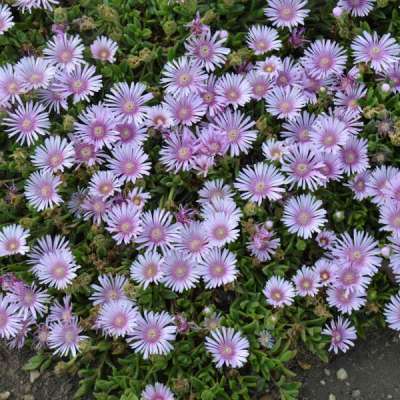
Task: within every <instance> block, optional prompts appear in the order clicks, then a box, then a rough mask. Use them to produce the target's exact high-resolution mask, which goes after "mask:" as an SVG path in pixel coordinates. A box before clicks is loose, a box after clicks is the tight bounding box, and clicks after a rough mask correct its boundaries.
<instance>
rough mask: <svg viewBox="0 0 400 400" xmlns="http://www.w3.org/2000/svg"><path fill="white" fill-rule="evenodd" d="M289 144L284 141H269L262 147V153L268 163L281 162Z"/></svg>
mask: <svg viewBox="0 0 400 400" xmlns="http://www.w3.org/2000/svg"><path fill="white" fill-rule="evenodd" d="M286 147H287V143H286V142H283V141H276V140H274V139H269V140H267V141H266V142H264V143H263V145H262V152H263V155H264V156H265V158H266V159H267V160H268V161H279V162H281V161H282V159H283V155H284V154H285V153H286V151H287V150H286Z"/></svg>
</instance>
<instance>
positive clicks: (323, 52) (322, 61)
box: [302, 39, 347, 78]
mask: <svg viewBox="0 0 400 400" xmlns="http://www.w3.org/2000/svg"><path fill="white" fill-rule="evenodd" d="M346 61H347V56H346V53H345V51H344V49H343V47H341V46H339V45H338V44H337V43H336V42H333V41H331V40H325V39H322V40H316V41H315V42H314V43H312V44H311V46H310V47H309V48H308V49H306V51H305V52H304V57H303V59H302V64H303V66H304V68H306V69H307V72H308V73H309V74H310V75H311V76H313V77H315V78H326V77H328V76H330V75H341V74H342V73H343V71H344V68H345V66H346Z"/></svg>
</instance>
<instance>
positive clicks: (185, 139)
mask: <svg viewBox="0 0 400 400" xmlns="http://www.w3.org/2000/svg"><path fill="white" fill-rule="evenodd" d="M196 150H197V141H196V137H195V136H194V135H193V133H192V132H191V130H190V129H188V128H186V127H184V129H183V131H182V133H180V132H172V133H171V134H170V135H169V136H168V138H166V146H164V147H163V148H162V149H161V151H160V156H161V157H160V161H161V163H162V164H164V165H165V166H166V168H167V171H175V172H178V171H188V170H190V169H191V168H192V166H193V163H194V157H195V154H196Z"/></svg>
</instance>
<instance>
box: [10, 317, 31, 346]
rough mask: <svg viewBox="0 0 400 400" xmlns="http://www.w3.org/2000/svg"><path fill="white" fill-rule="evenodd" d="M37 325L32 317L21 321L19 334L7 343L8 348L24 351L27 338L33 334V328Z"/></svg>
mask: <svg viewBox="0 0 400 400" xmlns="http://www.w3.org/2000/svg"><path fill="white" fill-rule="evenodd" d="M33 325H36V324H35V320H34V319H33V318H32V317H28V318H26V319H23V320H21V326H20V328H19V329H18V332H17V334H16V335H15V336H14V337H13V338H12V339H11V340H9V341H8V342H7V347H8V348H9V349H18V350H20V349H22V348H23V347H24V345H25V341H26V338H27V337H28V334H29V333H30V332H31V330H32V327H33Z"/></svg>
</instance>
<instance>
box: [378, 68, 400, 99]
mask: <svg viewBox="0 0 400 400" xmlns="http://www.w3.org/2000/svg"><path fill="white" fill-rule="evenodd" d="M381 76H382V79H383V80H384V81H386V80H388V81H389V82H383V85H384V84H385V83H387V84H388V85H390V88H391V90H392V92H393V93H399V92H400V63H399V62H397V63H396V64H393V65H391V66H390V67H388V68H387V69H385V71H384V72H383V73H381Z"/></svg>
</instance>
